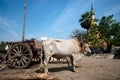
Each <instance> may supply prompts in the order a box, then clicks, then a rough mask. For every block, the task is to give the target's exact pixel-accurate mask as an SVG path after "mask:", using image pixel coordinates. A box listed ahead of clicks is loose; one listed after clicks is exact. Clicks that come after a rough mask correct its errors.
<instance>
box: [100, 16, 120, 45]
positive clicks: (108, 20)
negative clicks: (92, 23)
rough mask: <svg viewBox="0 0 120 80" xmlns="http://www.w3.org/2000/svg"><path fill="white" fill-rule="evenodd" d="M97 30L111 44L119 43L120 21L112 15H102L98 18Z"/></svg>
mask: <svg viewBox="0 0 120 80" xmlns="http://www.w3.org/2000/svg"><path fill="white" fill-rule="evenodd" d="M98 31H99V32H100V33H101V35H102V37H103V39H105V40H106V41H108V42H109V43H110V44H111V45H120V22H117V21H116V20H114V19H113V15H109V16H103V17H102V18H101V19H100V21H99V25H98Z"/></svg>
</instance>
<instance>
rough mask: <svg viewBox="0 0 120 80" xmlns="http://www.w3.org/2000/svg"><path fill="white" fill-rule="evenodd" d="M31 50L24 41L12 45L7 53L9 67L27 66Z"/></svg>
mask: <svg viewBox="0 0 120 80" xmlns="http://www.w3.org/2000/svg"><path fill="white" fill-rule="evenodd" d="M32 57H33V54H32V50H31V48H30V46H29V45H28V44H26V43H17V44H15V45H13V47H12V48H11V50H10V53H9V55H8V59H9V60H10V67H12V68H27V67H28V65H29V64H30V62H31V61H32Z"/></svg>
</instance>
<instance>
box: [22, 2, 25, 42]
mask: <svg viewBox="0 0 120 80" xmlns="http://www.w3.org/2000/svg"><path fill="white" fill-rule="evenodd" d="M25 26H26V0H24V24H23V33H22V41H24V36H25Z"/></svg>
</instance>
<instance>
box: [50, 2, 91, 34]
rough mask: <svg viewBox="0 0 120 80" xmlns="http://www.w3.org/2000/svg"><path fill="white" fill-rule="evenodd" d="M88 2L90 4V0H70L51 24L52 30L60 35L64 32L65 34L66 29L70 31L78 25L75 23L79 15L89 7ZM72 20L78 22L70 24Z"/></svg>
mask: <svg viewBox="0 0 120 80" xmlns="http://www.w3.org/2000/svg"><path fill="white" fill-rule="evenodd" d="M83 3H84V5H83ZM88 4H90V2H89V1H87V2H86V3H85V1H84V0H76V1H74V0H70V2H69V3H68V5H66V7H65V8H64V9H63V10H62V11H61V13H60V14H59V16H58V17H57V19H56V21H55V22H54V23H53V25H52V26H51V30H50V31H53V32H52V33H53V34H56V33H57V34H58V35H59V34H60V33H63V32H64V35H65V31H68V30H69V31H70V28H71V29H72V28H73V27H76V26H74V24H75V25H76V23H77V21H78V18H79V15H80V14H81V13H83V12H85V11H86V9H87V8H89V5H88ZM70 22H76V23H74V24H73V25H70V24H71V23H70ZM78 24H79V23H78ZM66 34H67V33H66Z"/></svg>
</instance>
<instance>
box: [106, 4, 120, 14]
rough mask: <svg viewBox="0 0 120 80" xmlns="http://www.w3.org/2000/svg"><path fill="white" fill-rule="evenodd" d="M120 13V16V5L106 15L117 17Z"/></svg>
mask: <svg viewBox="0 0 120 80" xmlns="http://www.w3.org/2000/svg"><path fill="white" fill-rule="evenodd" d="M117 13H119V14H120V5H116V6H115V7H113V8H112V9H110V11H107V12H106V13H104V14H105V15H111V14H113V15H115V14H117Z"/></svg>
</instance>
